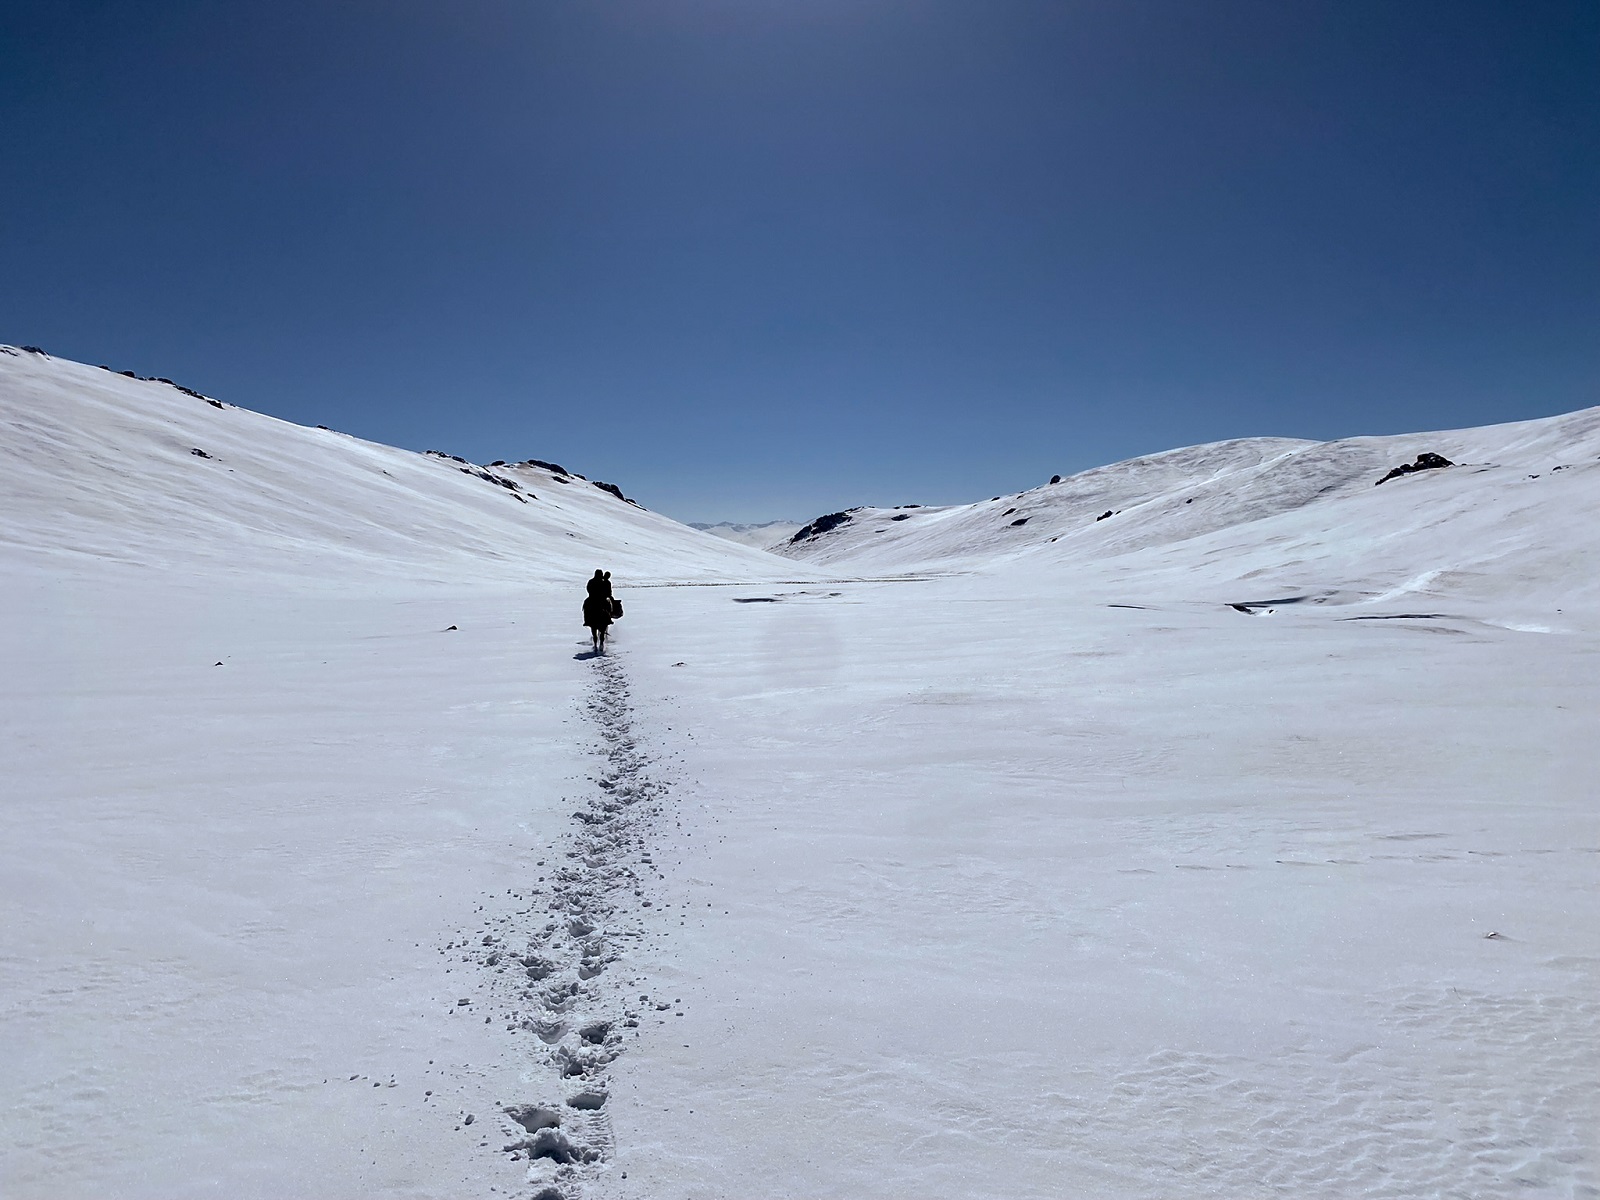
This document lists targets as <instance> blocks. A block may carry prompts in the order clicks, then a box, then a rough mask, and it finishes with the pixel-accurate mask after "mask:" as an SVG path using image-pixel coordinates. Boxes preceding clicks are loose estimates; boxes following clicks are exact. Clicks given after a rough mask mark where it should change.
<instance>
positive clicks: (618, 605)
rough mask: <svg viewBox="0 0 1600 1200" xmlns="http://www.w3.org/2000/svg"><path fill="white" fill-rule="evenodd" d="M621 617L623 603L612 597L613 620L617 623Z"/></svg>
mask: <svg viewBox="0 0 1600 1200" xmlns="http://www.w3.org/2000/svg"><path fill="white" fill-rule="evenodd" d="M620 616H622V601H621V600H618V599H617V598H616V597H615V596H613V597H611V619H612V620H613V621H615V620H616V619H617V618H618V617H620Z"/></svg>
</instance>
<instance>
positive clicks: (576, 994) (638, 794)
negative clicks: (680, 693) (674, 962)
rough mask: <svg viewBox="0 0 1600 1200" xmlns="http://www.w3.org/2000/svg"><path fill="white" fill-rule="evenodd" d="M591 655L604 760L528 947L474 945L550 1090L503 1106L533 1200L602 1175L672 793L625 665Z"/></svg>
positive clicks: (490, 939) (594, 715)
mask: <svg viewBox="0 0 1600 1200" xmlns="http://www.w3.org/2000/svg"><path fill="white" fill-rule="evenodd" d="M592 663H593V672H594V675H593V683H592V685H591V689H590V693H589V696H588V697H587V699H586V700H585V701H584V702H583V705H582V708H583V712H584V715H585V716H586V718H587V719H588V721H589V723H590V724H591V726H592V727H593V729H594V731H595V733H597V734H598V736H599V744H598V746H597V752H598V755H599V756H600V758H601V760H602V765H601V767H600V769H599V771H598V772H597V774H596V775H595V776H593V777H592V787H591V788H590V789H588V790H587V793H586V795H584V796H583V797H582V798H581V799H580V801H579V803H578V805H577V806H576V807H575V808H574V809H573V811H572V815H571V822H572V825H571V828H570V830H569V831H568V834H567V836H566V838H565V839H564V844H561V845H558V847H557V848H556V850H555V851H554V852H555V853H558V854H560V855H561V856H562V860H561V862H560V865H559V866H555V867H554V869H553V870H551V869H547V870H546V871H545V872H544V876H543V880H544V881H543V882H542V883H541V884H540V885H539V887H538V889H537V890H536V891H535V893H534V894H533V895H532V896H531V897H528V898H529V899H531V900H532V901H533V904H532V905H531V906H530V907H529V908H527V909H525V910H523V911H522V912H520V913H519V914H517V918H515V919H514V924H520V925H521V926H522V927H523V929H524V930H525V931H526V932H522V933H519V934H518V935H517V939H518V941H519V942H521V943H523V944H521V945H518V946H516V947H510V946H507V945H505V944H504V942H503V941H502V940H501V939H500V938H499V937H497V936H496V935H495V934H493V933H488V934H485V935H484V937H483V939H482V945H483V947H484V948H485V949H487V950H488V954H487V955H486V957H484V958H483V960H482V962H483V965H484V966H486V967H488V968H490V971H489V972H488V975H487V978H488V981H489V991H490V993H491V995H492V997H493V1002H494V1003H495V1004H496V1005H497V1007H499V1008H500V1009H501V1010H502V1012H503V1016H504V1019H505V1020H506V1023H507V1028H508V1029H509V1030H512V1031H515V1032H519V1033H523V1034H527V1035H528V1037H529V1040H528V1042H527V1045H528V1047H529V1050H530V1053H531V1056H532V1058H533V1061H534V1063H535V1065H537V1064H540V1063H542V1064H544V1065H545V1066H546V1067H547V1068H548V1074H547V1075H546V1081H545V1084H544V1086H545V1088H546V1092H547V1094H544V1095H539V1096H534V1097H531V1098H528V1099H526V1100H524V1101H523V1102H521V1103H516V1104H505V1105H503V1106H502V1109H501V1111H502V1114H503V1117H504V1122H503V1133H504V1135H505V1141H504V1143H503V1145H502V1147H501V1153H503V1154H508V1155H509V1156H510V1157H511V1158H512V1159H513V1160H516V1161H527V1162H528V1164H529V1166H528V1171H527V1178H528V1182H529V1183H531V1184H533V1185H535V1187H536V1189H538V1190H536V1191H535V1192H534V1193H533V1195H534V1197H535V1200H558V1198H559V1200H572V1198H573V1197H576V1196H578V1195H581V1194H583V1193H585V1192H586V1191H587V1190H588V1188H589V1185H591V1184H592V1183H594V1182H595V1181H596V1180H597V1179H598V1178H599V1177H600V1176H601V1175H602V1174H603V1173H604V1172H605V1171H606V1169H607V1168H606V1161H607V1159H608V1158H609V1157H610V1156H611V1152H612V1148H613V1139H612V1134H611V1122H610V1117H609V1114H608V1112H607V1103H608V1101H609V1099H610V1095H611V1086H610V1075H609V1068H610V1064H611V1063H612V1062H613V1061H615V1060H616V1058H617V1057H618V1056H619V1055H620V1054H622V1053H623V1051H624V1048H625V1045H626V1039H627V1038H628V1037H629V1035H630V1034H632V1036H635V1037H637V1036H638V1035H637V1033H635V1032H634V1031H635V1030H637V1028H638V1026H639V1023H640V1021H639V1017H640V1011H639V1010H640V1009H641V1008H645V1007H650V1006H651V1002H650V1001H648V1000H647V999H646V996H647V994H648V988H647V987H643V986H642V985H643V984H644V980H642V979H640V978H638V977H637V976H633V977H625V976H626V970H627V968H626V965H625V960H626V958H627V957H628V946H629V942H630V941H637V940H638V939H641V938H643V937H645V936H646V934H647V930H646V927H645V923H644V916H645V914H646V911H647V910H649V909H651V908H652V907H653V903H654V902H653V901H652V900H651V899H649V898H648V896H647V895H646V892H645V883H646V882H647V881H646V880H645V879H644V878H643V876H644V875H646V874H656V875H657V877H659V872H657V871H656V869H655V866H654V863H653V861H652V854H651V846H650V842H649V840H648V839H649V836H650V833H651V831H652V827H653V824H654V821H655V819H656V818H658V817H660V816H661V814H662V812H663V805H664V802H665V798H666V794H667V789H666V787H665V785H664V784H662V783H661V782H659V781H658V780H656V779H654V778H652V777H651V776H650V774H649V772H648V766H649V759H648V758H647V756H646V755H645V754H644V752H643V751H642V749H641V747H640V745H639V743H638V741H637V739H636V736H635V734H634V729H633V712H632V708H631V705H630V702H629V691H628V682H627V676H626V673H625V672H624V671H623V668H622V666H621V664H620V663H619V662H618V660H617V659H615V658H597V659H594V660H592ZM539 865H540V866H543V865H544V864H543V861H541V863H540V864H539ZM538 1074H539V1073H538V1072H537V1071H535V1072H530V1073H528V1074H525V1076H524V1077H525V1078H528V1077H529V1075H531V1076H532V1077H534V1078H537V1076H538ZM540 1185H543V1186H542V1187H540Z"/></svg>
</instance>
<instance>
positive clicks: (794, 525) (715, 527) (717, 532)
mask: <svg viewBox="0 0 1600 1200" xmlns="http://www.w3.org/2000/svg"><path fill="white" fill-rule="evenodd" d="M801 525H802V522H800V521H758V522H755V523H751V524H741V523H739V522H737V521H718V522H716V523H715V524H708V523H706V522H704V521H691V522H689V528H690V529H698V530H700V531H701V532H702V533H709V534H713V535H714V536H716V537H719V538H725V539H726V540H728V541H730V542H738V543H739V544H740V545H743V546H755V547H756V548H757V549H760V550H769V549H771V548H773V547H774V546H780V545H782V544H783V543H784V542H786V541H788V540H789V539H790V538H792V537H793V536H794V535H795V532H796V531H797V530H799V529H800V527H801Z"/></svg>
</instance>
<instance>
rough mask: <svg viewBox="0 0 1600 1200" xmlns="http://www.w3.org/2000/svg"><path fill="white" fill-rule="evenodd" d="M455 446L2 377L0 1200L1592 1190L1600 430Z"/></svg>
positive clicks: (1597, 1027)
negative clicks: (944, 468)
mask: <svg viewBox="0 0 1600 1200" xmlns="http://www.w3.org/2000/svg"><path fill="white" fill-rule="evenodd" d="M196 448H198V449H203V450H205V451H206V453H207V454H208V455H209V456H210V457H208V458H201V457H200V456H197V455H193V454H192V453H191V450H192V449H196ZM531 449H532V450H534V451H535V452H537V449H538V448H537V447H533V448H531ZM1424 451H1433V452H1437V453H1442V454H1445V455H1446V456H1447V457H1449V458H1451V459H1452V460H1454V461H1455V462H1457V463H1459V464H1462V465H1459V466H1455V467H1451V468H1447V469H1445V470H1440V471H1425V472H1419V473H1417V474H1415V475H1410V476H1405V477H1402V478H1399V479H1394V480H1391V481H1389V482H1388V483H1385V484H1384V485H1383V486H1381V487H1374V486H1373V481H1374V480H1375V479H1376V478H1377V477H1378V476H1379V475H1381V474H1383V473H1384V472H1385V471H1387V470H1388V469H1389V468H1390V467H1392V466H1395V465H1397V464H1398V463H1400V462H1402V461H1410V460H1411V459H1413V458H1414V457H1415V456H1416V455H1417V454H1419V453H1422V452H1424ZM462 465H463V464H458V463H454V462H450V461H448V460H444V459H439V458H437V457H424V456H419V455H415V454H410V453H407V452H404V451H399V450H393V449H389V448H386V447H378V446H373V445H371V444H369V443H364V442H360V441H358V440H356V439H353V438H349V437H346V436H344V435H341V434H336V433H331V432H326V431H320V430H307V429H302V428H300V427H297V426H293V425H288V424H285V423H283V422H278V421H273V420H271V419H269V418H266V417H262V416H258V415H256V414H252V413H247V412H245V411H244V410H240V409H233V408H224V409H217V408H215V407H213V406H211V405H209V404H207V403H206V402H205V401H204V400H202V399H198V398H194V397H190V396H187V395H184V394H183V393H181V392H177V391H176V390H174V389H172V388H169V387H167V385H165V384H158V383H152V382H145V381H135V380H127V379H123V378H121V377H117V376H112V375H110V374H108V373H106V372H102V371H98V370H96V369H94V368H89V367H83V366H79V365H77V364H71V363H63V362H58V361H54V360H50V359H46V358H42V357H40V356H37V355H27V354H22V353H0V606H3V607H0V616H3V617H4V620H3V621H0V662H4V663H5V670H4V671H3V672H0V716H3V723H0V731H3V732H0V737H3V741H0V746H3V748H4V757H3V765H4V774H3V776H0V778H3V780H4V783H3V793H4V794H3V800H0V902H3V905H4V912H5V921H4V924H3V926H0V1063H3V1064H4V1065H5V1070H4V1075H5V1081H6V1082H5V1092H4V1096H3V1099H0V1195H3V1196H5V1197H7V1198H8V1200H9V1198H13V1197H27V1198H33V1197H41V1198H43V1197H51V1198H54V1197H77V1196H83V1197H105V1196H129V1197H152V1198H153V1197H188V1196H222V1195H227V1196H230V1197H238V1196H252V1197H254V1196H260V1197H268V1196H272V1197H279V1196H329V1197H335V1196H338V1197H343V1196H354V1195H394V1196H416V1197H441V1198H443V1197H463V1196H484V1197H488V1196H491V1195H513V1196H524V1197H532V1196H534V1195H535V1194H537V1193H539V1192H540V1191H541V1189H544V1188H554V1189H556V1191H557V1193H559V1194H560V1195H563V1196H565V1197H568V1198H569V1200H572V1198H575V1197H579V1196H587V1197H596V1198H599V1197H630V1198H632V1197H637V1198H639V1200H644V1198H647V1197H648V1198H651V1200H662V1198H670V1200H678V1198H682V1200H689V1198H691V1197H693V1198H699V1200H711V1198H714V1197H726V1198H729V1200H745V1198H750V1197H860V1196H882V1197H929V1196H945V1195H948V1196H973V1197H980V1196H982V1197H1102V1196H1104V1197H1229V1198H1231V1197H1253V1196H1314V1197H1330V1198H1333V1197H1341V1198H1342V1197H1366V1196H1371V1197H1417V1196H1448V1197H1472V1198H1476V1197H1520V1196H1528V1195H1543V1196H1596V1195H1600V1191H1597V1190H1596V1189H1597V1166H1596V1163H1597V1158H1600V1148H1597V1146H1596V1137H1597V1134H1596V1131H1597V1130H1600V1100H1597V1092H1600V1086H1597V1081H1600V887H1597V884H1600V818H1597V815H1596V814H1597V806H1596V799H1597V797H1596V791H1597V783H1596V780H1597V779H1600V749H1597V746H1600V683H1597V679H1600V590H1597V581H1600V521H1597V519H1596V518H1597V516H1600V410H1589V411H1586V412H1582V413H1576V414H1571V415H1569V416H1567V417H1561V418H1553V419H1551V420H1549V421H1541V422H1531V423H1527V424H1524V425H1515V426H1503V427H1497V428H1490V429H1482V430H1470V431H1463V432H1457V433H1450V434H1440V435H1425V436H1419V437H1415V438H1381V439H1359V440H1356V441H1352V442H1345V443H1333V444H1331V445H1326V446H1322V445H1315V444H1308V443H1299V442H1287V441H1265V440H1264V441H1257V442H1248V443H1224V444H1222V445H1220V446H1212V447H1195V448H1191V449H1188V450H1182V451H1175V452H1173V454H1172V455H1168V456H1156V457H1155V458H1153V459H1145V460H1136V461H1135V462H1133V463H1130V464H1119V465H1117V466H1112V467H1106V468H1101V469H1099V470H1098V471H1096V472H1089V473H1086V474H1085V475H1084V476H1079V477H1074V478H1073V479H1069V480H1067V481H1065V482H1063V483H1062V484H1058V485H1054V486H1053V487H1046V488H1039V489H1034V490H1033V491H1031V492H1025V493H1021V494H1018V495H1016V496H1010V497H1004V498H1002V500H1001V501H998V502H996V501H989V500H984V501H982V502H981V503H980V504H976V505H971V506H961V507H958V508H949V509H924V510H900V511H909V512H911V513H912V516H911V517H910V518H909V519H907V520H904V521H899V522H893V521H892V518H893V517H894V516H895V515H898V513H897V512H896V511H895V510H889V511H887V512H877V513H874V511H873V510H864V511H863V512H862V513H857V514H855V515H854V516H853V517H852V520H851V521H850V522H847V523H846V524H844V525H842V526H840V527H839V529H837V530H835V531H833V532H832V533H830V534H824V535H822V536H821V537H820V538H817V539H813V540H812V541H811V542H809V543H806V544H804V545H802V546H798V547H796V548H795V549H794V550H793V551H792V553H794V554H795V555H797V556H800V559H801V560H799V561H788V560H785V559H781V558H777V557H774V556H771V555H765V554H762V553H759V552H757V551H754V550H748V549H746V548H744V547H740V546H737V545H734V544H731V543H727V542H723V541H720V540H717V539H714V538H711V537H707V536H706V535H705V534H703V533H699V532H696V531H693V530H689V529H686V528H683V527H681V526H677V525H675V524H674V523H672V522H670V521H667V520H666V519H664V518H660V517H657V516H655V515H653V514H650V513H646V512H644V511H642V510H640V509H637V508H635V507H633V506H631V505H627V504H624V503H623V502H622V501H620V500H617V499H616V498H615V497H613V496H610V495H608V494H607V493H605V492H602V491H600V490H599V489H597V488H594V487H593V486H591V485H589V484H587V483H585V482H584V481H581V480H578V479H575V478H570V477H569V478H568V481H567V482H558V481H557V480H556V479H555V477H554V476H553V475H552V474H551V473H550V472H548V471H546V470H544V469H542V468H536V467H526V468H514V469H513V468H496V469H492V470H489V471H488V474H491V475H495V476H497V477H499V478H502V479H509V480H511V481H512V482H517V483H518V484H519V489H518V490H520V491H523V492H525V493H530V492H531V493H532V494H533V498H532V499H529V500H527V501H526V503H524V502H522V501H518V500H517V499H515V498H514V497H513V496H511V495H510V494H509V493H510V492H511V491H512V489H510V488H507V487H505V486H504V484H502V483H495V482H493V481H490V480H486V479H484V478H482V477H480V476H479V475H476V474H470V473H466V472H463V471H461V470H460V469H459V468H460V467H461V466H462ZM467 465H468V466H469V467H471V469H472V470H474V471H475V470H478V469H479V468H476V467H475V466H472V465H471V464H467ZM571 465H573V466H577V467H579V468H581V467H582V466H583V464H581V463H576V464H571ZM1555 467H1561V468H1562V469H1561V470H1559V471H1557V470H1553V468H1555ZM1533 476H1536V478H1530V477H1533ZM623 482H624V485H625V483H626V481H623ZM1189 500H1192V501H1193V503H1186V501H1189ZM1007 508H1016V509H1019V511H1018V512H1016V513H1014V514H1011V515H1008V516H1003V515H1002V514H1003V513H1004V510H1005V509H1007ZM1108 509H1109V510H1115V515H1113V516H1112V517H1110V518H1107V519H1106V520H1104V521H1096V520H1095V517H1097V516H1099V515H1100V513H1101V512H1102V511H1105V510H1108ZM1022 515H1027V516H1028V522H1027V524H1025V525H1022V526H1017V525H1013V524H1011V522H1013V521H1015V520H1017V519H1018V517H1019V516H1022ZM879 529H882V530H885V531H886V532H884V533H882V534H879V533H877V532H876V531H877V530H879ZM1051 539H1056V540H1054V541H1052V540H1051ZM596 566H604V567H607V568H609V569H611V570H612V571H613V573H614V576H615V582H616V585H617V592H618V594H619V596H621V597H622V599H623V600H624V601H625V603H626V606H627V615H626V616H625V617H624V618H623V620H622V621H621V623H620V624H619V625H617V626H616V627H615V628H614V631H613V632H614V645H613V647H612V652H611V653H610V654H609V655H607V656H606V657H604V658H595V657H591V656H590V655H589V654H588V638H587V636H586V635H585V634H584V632H583V631H582V630H581V629H580V628H579V627H578V611H577V610H578V606H579V599H580V598H581V581H582V579H583V577H584V576H586V575H587V574H588V573H589V572H590V571H591V570H592V569H593V568H594V567H596ZM1235 606H1236V607H1235ZM450 626H455V627H456V628H455V629H453V630H452V629H450V628H449V627H450ZM218 663H220V664H221V665H220V666H219V665H215V664H218ZM575 814H577V815H575ZM533 975H539V976H540V978H537V979H535V978H532V976H533ZM461 1001H466V1003H464V1004H463V1003H461ZM680 1014H681V1015H680ZM486 1018H487V1020H486ZM352 1077H354V1078H352ZM430 1093H431V1094H430ZM518 1106H528V1107H518ZM534 1106H539V1108H545V1109H547V1110H548V1112H546V1113H540V1112H539V1108H536V1107H534ZM507 1108H513V1109H515V1110H516V1113H515V1115H511V1114H507V1113H506V1112H505V1111H504V1110H505V1109H507ZM469 1115H470V1116H471V1117H472V1118H473V1120H472V1121H471V1122H470V1123H468V1122H467V1121H466V1117H467V1116H469ZM519 1118H520V1119H519ZM550 1119H553V1120H556V1121H558V1122H559V1124H558V1125H557V1126H554V1127H551V1128H543V1129H541V1128H540V1126H541V1125H545V1124H547V1123H548V1120H550ZM507 1146H516V1147H519V1148H517V1149H512V1150H507V1149H505V1147H507ZM552 1146H555V1147H557V1152H556V1156H555V1157H554V1158H552V1157H549V1156H543V1157H535V1158H533V1159H531V1160H530V1158H529V1155H530V1154H536V1153H542V1151H541V1149H540V1148H543V1151H548V1150H549V1149H550V1148H551V1147H552ZM591 1156H592V1158H591ZM560 1157H574V1158H577V1159H585V1158H591V1160H590V1161H575V1162H571V1163H568V1164H565V1165H563V1164H561V1163H560V1162H558V1161H557V1159H558V1158H560Z"/></svg>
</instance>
